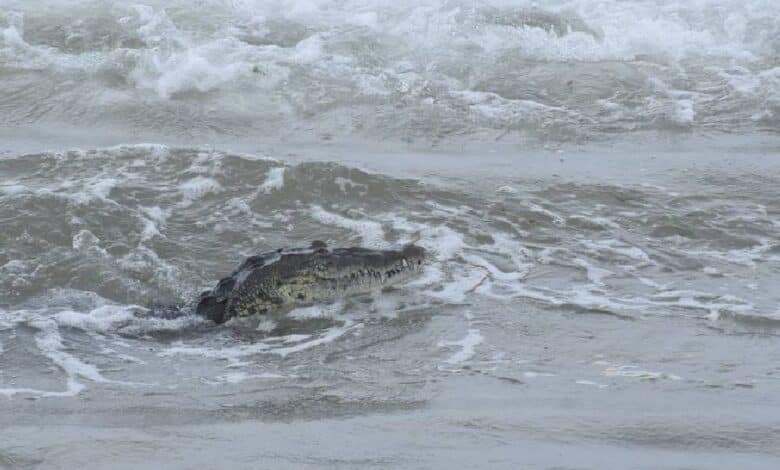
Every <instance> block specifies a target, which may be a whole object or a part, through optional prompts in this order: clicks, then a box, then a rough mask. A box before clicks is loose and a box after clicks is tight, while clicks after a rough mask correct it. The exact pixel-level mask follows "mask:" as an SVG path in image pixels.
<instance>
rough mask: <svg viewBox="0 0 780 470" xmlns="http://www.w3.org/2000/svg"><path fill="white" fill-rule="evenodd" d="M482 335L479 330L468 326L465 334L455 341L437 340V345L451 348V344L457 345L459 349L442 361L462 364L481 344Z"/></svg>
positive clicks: (472, 355)
mask: <svg viewBox="0 0 780 470" xmlns="http://www.w3.org/2000/svg"><path fill="white" fill-rule="evenodd" d="M482 341H484V337H483V336H482V334H481V333H480V331H479V330H478V329H476V328H470V329H469V331H468V333H466V336H465V337H463V338H462V339H459V340H456V341H439V343H438V347H440V348H451V347H453V346H456V347H459V348H460V350H459V351H456V352H455V353H454V354H452V355H451V356H450V357H448V358H447V359H446V360H445V361H444V362H446V363H447V364H462V363H463V362H466V361H468V360H469V359H471V358H473V357H474V355H475V354H476V350H475V348H476V347H477V346H479V345H480V344H482Z"/></svg>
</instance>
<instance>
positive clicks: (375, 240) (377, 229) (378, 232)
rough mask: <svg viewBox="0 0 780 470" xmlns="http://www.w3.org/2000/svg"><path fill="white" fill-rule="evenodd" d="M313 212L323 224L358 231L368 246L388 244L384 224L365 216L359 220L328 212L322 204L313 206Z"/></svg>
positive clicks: (377, 246)
mask: <svg viewBox="0 0 780 470" xmlns="http://www.w3.org/2000/svg"><path fill="white" fill-rule="evenodd" d="M311 214H312V216H313V217H314V218H315V219H316V220H318V221H319V222H321V223H323V224H327V225H333V226H336V227H341V228H345V229H347V230H350V231H352V232H354V233H356V234H357V235H358V236H359V237H360V239H361V240H362V241H363V243H364V244H365V245H366V246H369V247H375V248H383V247H385V246H387V242H386V241H385V235H384V230H383V229H382V225H381V224H380V223H379V222H376V221H373V220H370V219H368V218H366V217H365V216H363V217H362V218H361V219H359V220H358V219H352V218H348V217H344V216H341V215H338V214H334V213H332V212H328V211H326V210H325V209H323V208H322V207H320V206H312V207H311Z"/></svg>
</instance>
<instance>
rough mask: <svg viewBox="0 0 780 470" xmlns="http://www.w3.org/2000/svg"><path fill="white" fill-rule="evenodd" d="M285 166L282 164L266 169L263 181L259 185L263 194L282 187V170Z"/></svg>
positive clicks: (283, 170)
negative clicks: (266, 172)
mask: <svg viewBox="0 0 780 470" xmlns="http://www.w3.org/2000/svg"><path fill="white" fill-rule="evenodd" d="M285 170H286V168H285V167H283V166H280V167H276V168H271V169H270V170H268V174H267V175H266V178H265V181H264V182H263V184H261V185H260V191H262V192H263V193H265V194H270V193H271V192H272V191H278V190H280V189H282V188H283V187H284V172H285Z"/></svg>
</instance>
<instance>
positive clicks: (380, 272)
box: [195, 241, 426, 323]
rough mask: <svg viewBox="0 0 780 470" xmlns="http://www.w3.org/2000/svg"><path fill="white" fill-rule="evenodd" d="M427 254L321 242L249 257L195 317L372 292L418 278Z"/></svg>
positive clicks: (412, 248)
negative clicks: (334, 246) (332, 245)
mask: <svg viewBox="0 0 780 470" xmlns="http://www.w3.org/2000/svg"><path fill="white" fill-rule="evenodd" d="M425 257H426V252H425V249H423V248H422V247H419V246H417V245H414V244H409V245H404V246H403V247H401V248H399V249H394V250H374V249H369V248H361V247H350V248H330V247H328V246H327V244H326V243H325V242H322V241H315V242H313V243H312V244H311V246H309V247H306V248H284V249H279V250H276V251H270V252H267V253H262V254H259V255H255V256H251V257H249V258H247V259H246V260H245V261H244V262H243V263H241V265H240V266H239V267H238V269H236V270H235V271H233V273H232V274H230V276H228V277H225V278H222V279H221V280H220V281H219V282H218V283H217V285H216V286H215V287H214V288H213V289H211V290H208V291H205V292H203V293H201V295H200V298H199V301H198V305H197V307H196V309H195V312H196V313H197V314H199V315H202V316H204V317H206V318H209V319H211V320H213V321H214V322H216V323H224V322H226V321H228V320H230V319H231V318H234V317H245V316H249V315H254V314H266V313H271V312H276V311H282V310H284V309H289V308H294V307H298V306H304V305H311V304H315V303H319V302H326V301H329V300H332V299H334V298H337V297H340V296H348V295H352V294H359V293H366V292H371V291H372V290H375V289H378V288H382V287H385V286H390V285H393V284H397V283H399V282H402V281H404V280H407V279H409V278H411V277H412V276H413V275H414V274H416V273H418V272H419V271H420V270H421V269H422V266H423V262H424V261H425Z"/></svg>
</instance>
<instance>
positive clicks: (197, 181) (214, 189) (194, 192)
mask: <svg viewBox="0 0 780 470" xmlns="http://www.w3.org/2000/svg"><path fill="white" fill-rule="evenodd" d="M179 190H180V191H181V194H182V199H183V203H184V204H185V205H189V204H191V203H192V202H193V201H194V200H196V199H199V198H201V197H203V196H205V195H206V194H209V193H218V192H220V191H221V190H222V186H221V185H220V184H219V183H218V182H217V181H216V180H215V179H213V178H207V177H204V176H196V177H195V178H192V179H190V180H187V181H186V182H184V183H182V184H181V185H179Z"/></svg>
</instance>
